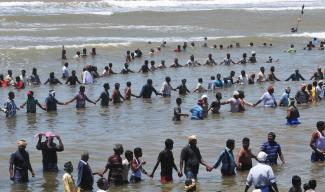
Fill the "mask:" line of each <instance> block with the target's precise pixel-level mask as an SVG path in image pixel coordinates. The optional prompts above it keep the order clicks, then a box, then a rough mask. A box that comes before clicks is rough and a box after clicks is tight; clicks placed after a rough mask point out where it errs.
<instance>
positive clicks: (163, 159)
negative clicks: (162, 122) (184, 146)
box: [150, 139, 182, 184]
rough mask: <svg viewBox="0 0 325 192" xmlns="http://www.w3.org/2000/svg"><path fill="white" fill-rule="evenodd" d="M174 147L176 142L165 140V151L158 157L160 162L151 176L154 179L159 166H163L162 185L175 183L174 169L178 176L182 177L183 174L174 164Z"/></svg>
mask: <svg viewBox="0 0 325 192" xmlns="http://www.w3.org/2000/svg"><path fill="white" fill-rule="evenodd" d="M173 145H174V141H173V140H171V139H166V140H165V149H164V150H163V151H161V152H160V153H159V155H158V160H157V163H156V165H155V167H154V168H153V170H152V173H151V174H150V177H151V178H153V176H154V174H155V171H156V169H157V167H158V165H159V164H161V172H160V183H161V184H166V183H170V182H172V181H173V168H174V169H175V170H176V171H177V173H178V176H182V174H181V172H180V171H178V169H177V166H176V164H175V162H174V156H173V152H172V150H173Z"/></svg>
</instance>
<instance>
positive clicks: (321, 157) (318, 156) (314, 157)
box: [310, 152, 325, 162]
mask: <svg viewBox="0 0 325 192" xmlns="http://www.w3.org/2000/svg"><path fill="white" fill-rule="evenodd" d="M310 160H311V162H316V161H324V160H325V156H324V155H323V154H321V153H316V152H313V153H312V154H311V157H310Z"/></svg>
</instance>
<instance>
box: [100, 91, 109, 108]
mask: <svg viewBox="0 0 325 192" xmlns="http://www.w3.org/2000/svg"><path fill="white" fill-rule="evenodd" d="M100 98H101V100H100V105H101V106H103V107H104V106H105V107H106V106H108V103H109V93H108V92H106V91H103V92H102V94H100Z"/></svg>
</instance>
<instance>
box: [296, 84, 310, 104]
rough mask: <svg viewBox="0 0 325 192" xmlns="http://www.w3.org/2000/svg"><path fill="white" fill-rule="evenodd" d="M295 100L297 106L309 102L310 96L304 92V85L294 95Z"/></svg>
mask: <svg viewBox="0 0 325 192" xmlns="http://www.w3.org/2000/svg"><path fill="white" fill-rule="evenodd" d="M295 99H296V101H297V103H298V104H303V103H308V102H309V101H310V99H311V98H310V95H309V94H308V92H307V91H306V84H304V83H303V84H302V85H301V89H300V90H299V91H298V92H297V93H296V95H295Z"/></svg>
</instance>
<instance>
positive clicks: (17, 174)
mask: <svg viewBox="0 0 325 192" xmlns="http://www.w3.org/2000/svg"><path fill="white" fill-rule="evenodd" d="M17 145H18V150H17V151H16V152H14V153H12V154H11V156H10V162H9V175H10V180H12V181H14V182H15V183H26V182H28V171H30V172H31V173H32V177H35V173H34V171H33V168H32V165H31V164H30V160H29V154H28V152H27V151H26V146H27V142H26V141H25V140H23V139H21V140H19V141H18V142H17Z"/></svg>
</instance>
